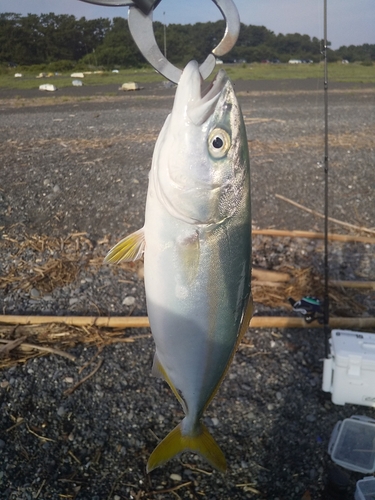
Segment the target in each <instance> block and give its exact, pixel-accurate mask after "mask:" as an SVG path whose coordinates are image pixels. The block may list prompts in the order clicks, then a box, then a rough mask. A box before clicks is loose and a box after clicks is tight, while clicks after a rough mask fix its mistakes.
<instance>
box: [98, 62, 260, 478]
mask: <svg viewBox="0 0 375 500" xmlns="http://www.w3.org/2000/svg"><path fill="white" fill-rule="evenodd" d="M202 86H203V82H202V80H201V76H200V74H199V69H198V64H197V62H196V61H191V62H190V63H189V64H188V65H187V66H186V68H185V69H184V71H183V74H182V77H181V80H180V82H179V84H178V88H177V92H176V97H175V101H174V105H173V110H172V113H171V114H170V115H169V116H168V118H167V120H166V122H165V124H164V126H163V129H162V130H161V132H160V135H159V138H158V140H157V143H156V146H155V151H154V155H153V161H152V167H151V171H150V177H149V187H148V194H147V203H146V214H145V224H144V227H143V228H142V229H140V230H139V231H137V232H135V233H133V234H131V235H130V236H128V237H127V238H125V239H124V240H122V241H120V243H118V244H117V245H116V246H115V247H114V248H113V249H112V250H111V251H110V252H109V254H108V255H107V257H106V261H107V262H119V261H120V260H126V261H132V260H136V259H138V258H140V257H141V256H142V254H143V253H144V266H145V269H144V275H145V288H146V297H147V310H148V315H149V320H150V325H151V330H152V333H153V337H154V340H155V345H156V353H155V358H154V365H153V374H155V375H157V376H161V377H163V378H164V379H165V380H166V381H167V382H168V384H169V385H170V387H171V389H172V391H173V393H174V394H175V396H176V397H177V399H178V400H179V402H180V403H181V405H182V408H183V410H184V413H185V418H184V419H183V420H182V422H181V423H180V424H179V425H178V426H177V427H176V428H175V429H174V430H172V431H171V432H170V434H168V435H167V437H166V438H165V439H164V440H163V441H162V442H161V443H160V444H159V445H158V446H157V447H156V448H155V450H154V451H153V453H152V454H151V456H150V458H149V461H148V464H147V468H148V471H151V470H153V469H155V468H156V467H158V466H160V465H162V464H164V463H165V462H167V461H168V460H170V459H171V458H173V457H174V456H175V455H177V454H179V453H181V452H183V451H186V450H189V451H191V452H194V453H198V454H200V455H201V456H202V457H204V458H205V459H206V460H207V461H208V462H209V463H210V464H211V465H212V466H213V467H215V468H217V469H218V470H220V471H224V470H225V469H226V461H225V457H224V455H223V453H222V451H221V450H220V448H219V446H218V445H217V444H216V442H215V441H214V439H213V438H212V436H211V435H210V434H209V432H208V430H207V428H206V427H205V426H204V424H203V423H202V422H201V419H202V415H203V413H204V411H205V409H206V408H207V406H208V405H209V403H210V402H211V400H212V399H213V397H214V395H215V394H216V391H217V389H218V387H219V386H220V384H221V382H222V380H223V378H224V376H225V374H226V372H227V370H228V367H229V365H230V363H231V361H232V359H233V356H234V353H235V350H236V348H237V346H238V344H239V343H240V341H241V338H242V336H243V334H244V333H245V332H246V330H247V328H248V325H249V321H250V318H251V314H252V302H251V293H250V285H251V283H250V278H251V276H250V274H251V215H250V164H249V155H248V145H247V138H246V130H245V126H244V123H243V118H242V114H241V110H240V107H239V104H238V101H237V98H236V96H235V93H234V90H233V87H232V84H231V82H230V80H229V79H228V77H227V75H226V73H225V72H224V71H222V70H221V71H220V72H219V73H218V75H217V76H216V78H215V80H214V82H213V84H212V85H211V87H210V88H209V90H208V91H206V92H203V91H202Z"/></svg>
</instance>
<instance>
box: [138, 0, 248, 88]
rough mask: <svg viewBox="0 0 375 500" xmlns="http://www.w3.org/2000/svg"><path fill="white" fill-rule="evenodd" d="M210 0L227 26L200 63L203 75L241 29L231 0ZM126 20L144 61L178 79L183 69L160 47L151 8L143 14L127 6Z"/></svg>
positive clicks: (231, 46)
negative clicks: (155, 33) (168, 57)
mask: <svg viewBox="0 0 375 500" xmlns="http://www.w3.org/2000/svg"><path fill="white" fill-rule="evenodd" d="M213 2H214V3H215V4H216V5H217V6H218V7H219V9H220V11H221V13H222V14H223V16H224V19H225V20H226V22H227V27H226V30H225V34H224V37H223V39H222V40H221V41H220V43H219V44H218V45H217V47H215V49H214V50H213V51H212V54H209V55H208V56H207V58H206V60H205V61H204V62H203V63H202V64H201V65H200V66H199V71H200V74H201V75H202V78H203V79H206V78H207V77H208V76H210V74H211V73H212V71H213V70H214V68H215V64H216V58H215V56H223V55H224V54H227V53H228V52H229V51H230V50H231V49H232V48H233V47H234V45H235V43H236V41H237V39H238V35H239V32H240V18H239V15H238V11H237V8H236V6H235V4H234V3H233V0H213ZM128 22H129V29H130V32H131V34H132V36H133V39H134V41H135V43H136V44H137V46H138V48H139V49H140V51H141V52H142V54H143V56H144V57H145V58H146V59H147V61H148V62H149V63H150V64H151V65H152V66H153V67H154V68H155V69H156V70H157V71H158V72H159V73H161V74H162V75H163V76H165V77H166V78H168V80H170V81H172V82H174V83H178V82H179V81H180V78H181V75H182V70H181V69H179V68H177V67H176V66H174V65H173V64H172V63H170V62H169V61H168V60H167V59H166V57H165V56H164V55H163V54H162V52H161V51H160V49H159V47H158V45H157V43H156V40H155V35H154V30H153V26H152V12H150V13H149V14H148V15H145V14H143V13H142V12H141V11H140V10H139V9H137V8H135V7H130V8H129V16H128Z"/></svg>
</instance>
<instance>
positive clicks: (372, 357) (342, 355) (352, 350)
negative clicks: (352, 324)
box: [331, 330, 375, 371]
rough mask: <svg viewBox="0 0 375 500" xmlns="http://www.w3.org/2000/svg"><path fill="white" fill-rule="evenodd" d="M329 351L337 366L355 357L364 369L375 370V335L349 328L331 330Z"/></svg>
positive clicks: (343, 364)
mask: <svg viewBox="0 0 375 500" xmlns="http://www.w3.org/2000/svg"><path fill="white" fill-rule="evenodd" d="M331 351H332V354H333V355H334V356H335V363H336V364H337V365H338V366H344V367H346V366H348V364H349V362H350V359H354V358H356V360H357V362H360V365H361V366H362V368H363V369H365V370H372V371H375V335H374V334H373V333H365V332H353V331H351V330H332V336H331Z"/></svg>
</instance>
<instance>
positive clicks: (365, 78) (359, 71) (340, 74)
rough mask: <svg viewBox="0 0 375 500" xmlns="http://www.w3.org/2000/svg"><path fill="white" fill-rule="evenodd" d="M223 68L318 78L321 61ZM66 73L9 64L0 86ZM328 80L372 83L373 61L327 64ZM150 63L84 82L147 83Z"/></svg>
mask: <svg viewBox="0 0 375 500" xmlns="http://www.w3.org/2000/svg"><path fill="white" fill-rule="evenodd" d="M218 68H224V69H225V70H226V71H227V73H228V75H229V76H230V77H231V79H232V80H282V79H305V78H321V77H322V75H323V64H298V65H297V64H296V65H291V64H256V63H254V64H241V65H236V64H230V65H222V66H218ZM15 73H21V74H22V77H21V78H15V77H14V75H15ZM70 73H71V72H69V73H66V74H61V75H58V76H55V75H54V76H51V77H49V78H47V77H45V78H36V76H37V74H38V73H37V72H31V71H30V69H28V68H27V67H25V68H22V67H18V68H16V69H14V68H11V69H8V70H7V71H5V72H3V73H2V74H0V89H17V90H22V89H37V88H38V87H39V85H41V84H43V83H51V84H53V85H55V86H56V87H57V88H62V87H69V86H71V85H72V80H73V78H71V77H70ZM328 74H329V79H330V81H335V82H351V83H375V65H372V66H363V65H361V64H339V63H331V64H329V65H328ZM163 80H164V78H163V77H162V76H160V75H158V74H157V73H156V72H155V71H154V70H152V69H151V68H150V67H148V68H144V69H129V70H120V71H119V73H112V72H110V71H108V72H103V73H100V74H90V75H85V77H84V80H83V83H84V85H107V84H118V85H119V86H120V85H122V84H123V83H124V82H129V81H135V82H137V83H150V82H158V81H163Z"/></svg>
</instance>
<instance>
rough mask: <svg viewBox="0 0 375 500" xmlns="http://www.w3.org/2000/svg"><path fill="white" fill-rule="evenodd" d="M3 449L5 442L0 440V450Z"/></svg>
mask: <svg viewBox="0 0 375 500" xmlns="http://www.w3.org/2000/svg"><path fill="white" fill-rule="evenodd" d="M3 448H5V441H3V440H2V439H0V450H2V449H3Z"/></svg>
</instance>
